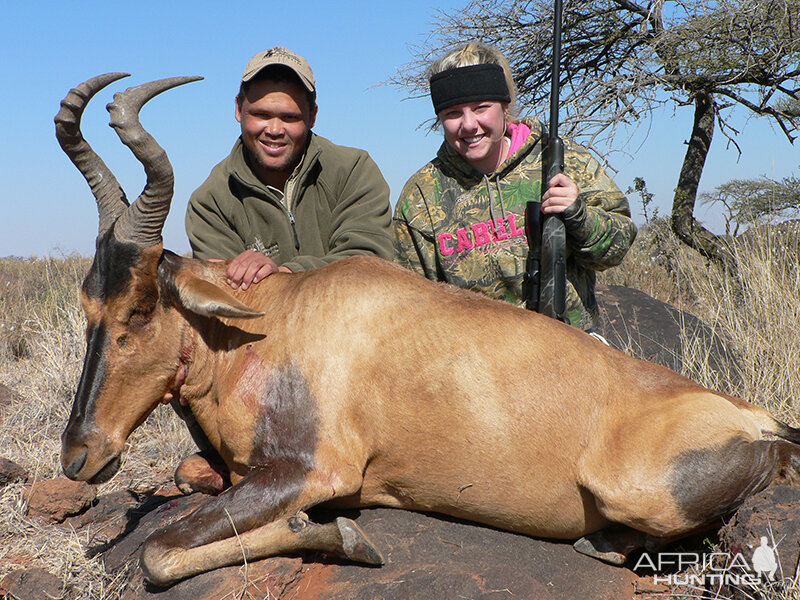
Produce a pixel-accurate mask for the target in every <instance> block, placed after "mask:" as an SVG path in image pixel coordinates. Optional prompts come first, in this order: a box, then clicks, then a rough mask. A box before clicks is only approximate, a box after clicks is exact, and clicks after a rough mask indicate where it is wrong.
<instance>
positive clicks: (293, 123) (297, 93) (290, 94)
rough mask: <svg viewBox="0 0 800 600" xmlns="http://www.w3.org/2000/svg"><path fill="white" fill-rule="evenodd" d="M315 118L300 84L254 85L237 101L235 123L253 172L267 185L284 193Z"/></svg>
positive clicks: (314, 111)
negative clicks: (239, 128)
mask: <svg viewBox="0 0 800 600" xmlns="http://www.w3.org/2000/svg"><path fill="white" fill-rule="evenodd" d="M316 116H317V107H316V106H314V107H311V106H309V103H308V96H307V94H306V91H305V89H304V88H303V87H302V86H300V85H299V84H295V83H286V82H281V83H279V82H274V81H269V80H257V81H254V82H253V83H252V84H251V85H250V88H249V89H248V90H247V94H245V96H244V98H243V99H242V100H241V101H240V100H239V98H238V97H237V98H236V120H237V121H239V123H241V125H242V140H243V141H244V145H245V147H246V148H247V150H248V154H249V157H250V161H251V164H252V166H253V170H254V171H255V172H256V175H257V176H258V178H259V179H260V180H261V181H263V182H264V183H266V184H268V185H272V186H274V187H276V188H278V189H283V186H284V184H285V183H286V180H287V179H289V176H290V175H291V174H292V171H293V170H294V168H295V167H296V166H297V164H298V163H299V162H300V159H301V157H302V156H303V151H304V150H305V146H306V141H307V140H308V134H309V131H310V130H311V128H312V127H313V126H314V121H315V119H316Z"/></svg>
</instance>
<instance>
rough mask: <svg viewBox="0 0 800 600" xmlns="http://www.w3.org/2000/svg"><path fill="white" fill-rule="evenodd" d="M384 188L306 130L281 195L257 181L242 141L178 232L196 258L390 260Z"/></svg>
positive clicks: (354, 155) (376, 173)
mask: <svg viewBox="0 0 800 600" xmlns="http://www.w3.org/2000/svg"><path fill="white" fill-rule="evenodd" d="M391 217H392V212H391V206H390V204H389V186H388V185H387V183H386V180H385V179H384V178H383V176H382V175H381V172H380V170H379V169H378V166H377V165H376V164H375V162H374V161H373V160H372V159H371V158H370V157H369V155H368V154H367V153H366V152H365V151H363V150H357V149H354V148H347V147H344V146H337V145H336V144H333V143H332V142H330V141H329V140H327V139H325V138H323V137H320V136H318V135H316V134H314V133H311V135H310V139H309V143H308V148H307V149H306V153H305V156H304V157H303V161H302V163H301V164H300V165H298V167H297V168H296V169H295V171H294V173H293V174H292V176H291V178H290V179H289V180H288V181H287V183H286V187H285V190H284V193H283V194H282V193H281V192H280V191H278V190H276V189H275V188H272V187H269V186H267V185H265V184H263V183H262V182H261V181H260V180H259V179H258V177H256V175H255V173H253V171H252V169H251V168H250V166H249V164H248V161H247V159H246V158H245V153H244V145H243V144H242V140H241V139H239V140H237V142H236V144H235V145H234V147H233V150H231V153H230V154H229V155H228V157H227V158H225V159H224V160H223V161H222V162H221V163H219V164H218V165H217V166H215V167H214V169H213V170H212V171H211V174H210V175H209V176H208V179H207V180H206V181H205V182H204V183H203V185H201V186H200V187H199V188H198V189H197V190H196V191H195V192H194V193H193V194H192V197H191V198H190V200H189V206H188V207H187V210H186V233H187V234H188V236H189V241H190V243H191V246H192V251H193V253H194V256H195V257H196V258H201V259H209V258H221V259H226V258H233V257H235V256H237V255H239V254H241V253H242V252H244V251H245V250H248V249H250V250H256V251H258V252H263V253H264V254H265V255H267V256H269V257H271V258H272V259H273V260H274V261H275V262H276V263H277V264H278V265H279V266H280V265H284V266H286V267H288V268H289V269H291V270H292V271H295V272H297V271H306V270H310V269H316V268H318V267H322V266H325V265H326V264H329V263H331V262H333V261H335V260H337V259H340V258H344V257H347V256H352V255H355V254H366V255H375V256H380V257H382V258H386V259H391V258H392V232H391Z"/></svg>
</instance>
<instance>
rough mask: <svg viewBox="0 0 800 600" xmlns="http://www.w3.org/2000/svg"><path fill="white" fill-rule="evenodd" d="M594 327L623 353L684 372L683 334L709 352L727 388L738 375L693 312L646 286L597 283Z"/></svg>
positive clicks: (723, 346) (726, 351)
mask: <svg viewBox="0 0 800 600" xmlns="http://www.w3.org/2000/svg"><path fill="white" fill-rule="evenodd" d="M597 303H598V305H599V307H600V323H599V324H598V327H597V330H598V332H599V333H600V334H601V335H603V337H605V338H606V339H607V340H608V342H609V343H610V344H611V345H612V346H614V347H615V348H617V349H618V350H622V351H623V352H626V353H627V354H630V355H632V356H636V357H638V358H642V359H644V360H647V361H650V362H654V363H658V364H660V365H663V366H665V367H669V368H670V369H672V370H673V371H677V372H679V373H680V372H682V370H683V368H684V366H685V357H684V355H683V343H682V336H683V335H684V333H683V332H685V335H686V336H687V338H688V339H691V340H692V343H693V344H697V345H698V347H701V348H703V349H705V351H706V352H707V353H708V365H709V367H710V368H711V369H712V370H714V371H715V372H716V373H718V379H719V381H720V382H722V385H724V386H725V387H726V388H727V389H722V390H721V391H728V390H731V389H733V388H734V387H735V386H736V384H737V383H738V382H740V381H741V375H740V372H741V371H740V368H739V365H738V362H737V359H736V356H735V355H734V353H733V351H732V350H730V348H729V347H728V344H727V342H726V341H725V340H724V339H722V338H721V337H720V336H719V335H718V334H717V333H715V332H714V331H713V330H712V329H711V328H710V327H708V326H707V325H706V324H705V323H703V322H702V321H700V320H699V319H698V318H697V317H695V316H693V315H690V314H689V313H686V312H683V311H680V310H678V309H677V308H675V307H674V306H670V305H669V304H666V303H665V302H661V301H660V300H656V299H655V298H653V297H652V296H648V295H647V294H645V293H644V292H641V291H639V290H635V289H633V288H626V287H622V286H617V285H609V286H607V285H598V286H597Z"/></svg>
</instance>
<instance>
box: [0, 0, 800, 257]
mask: <svg viewBox="0 0 800 600" xmlns="http://www.w3.org/2000/svg"><path fill="white" fill-rule="evenodd" d="M465 4H466V0H460V1H455V0H452V1H451V0H431V1H419V0H406V1H405V2H403V3H402V4H401V5H398V4H396V3H381V2H360V1H359V2H341V3H333V2H316V1H307V2H303V3H296V2H293V3H289V2H284V3H278V2H268V1H262V2H251V1H247V0H240V1H239V2H236V3H222V2H210V1H205V0H194V1H192V2H185V1H182V0H179V1H174V2H170V1H166V2H165V1H164V0H161V1H160V2H153V1H151V0H141V1H139V2H136V3H131V2H116V1H113V0H105V1H81V0H78V1H76V2H63V1H58V2H55V1H51V0H45V1H40V2H36V3H28V2H22V1H18V0H6V1H5V2H3V3H2V4H1V5H0V7H1V8H0V10H1V11H2V12H0V15H2V18H1V19H0V53H1V54H2V56H3V66H2V69H0V92H2V98H3V100H4V103H5V105H4V107H3V113H2V114H3V116H2V117H0V140H2V143H0V182H2V183H0V204H1V205H2V209H3V218H2V220H0V256H9V255H16V256H31V255H36V256H43V255H47V254H53V255H60V254H70V253H73V252H78V253H81V254H86V255H89V254H91V253H92V252H93V249H94V239H95V236H96V234H97V211H96V207H95V203H94V199H93V198H92V196H91V193H90V192H89V188H88V186H87V185H86V183H85V182H84V180H83V178H82V177H81V175H80V174H79V173H78V171H77V170H76V169H75V167H74V166H73V165H72V164H71V163H70V162H69V160H68V159H67V157H66V156H65V155H64V154H63V152H62V151H61V149H60V148H59V146H58V143H57V142H56V140H55V135H54V126H53V116H54V115H55V113H56V112H57V110H58V103H59V101H60V100H61V98H63V97H64V95H65V94H66V93H67V91H68V90H69V89H70V88H71V87H73V86H74V85H76V84H78V83H80V82H81V81H83V80H85V79H88V78H89V77H91V76H93V75H97V74H100V73H106V72H110V71H127V72H130V73H131V74H132V76H131V77H130V78H128V79H126V80H122V81H119V82H117V83H115V84H112V86H110V87H109V88H107V90H104V91H103V92H101V93H100V94H98V96H97V97H95V99H94V101H93V102H92V103H91V104H90V105H89V108H88V109H87V110H86V113H85V115H84V119H83V132H84V136H85V137H86V139H87V140H88V141H89V143H90V144H92V146H93V147H94V148H95V150H96V151H97V153H98V154H100V156H101V157H102V158H103V159H104V160H105V161H106V163H107V164H108V165H109V167H110V168H111V169H112V171H113V172H114V173H115V175H116V176H117V178H118V179H119V181H120V183H121V184H122V185H123V187H124V188H125V190H126V192H127V195H128V197H129V198H135V197H136V196H138V195H139V192H140V191H141V189H142V187H143V186H144V174H143V171H142V168H141V166H140V165H139V164H138V163H137V162H136V160H135V159H134V158H133V156H132V155H131V154H130V153H129V152H128V151H127V149H125V148H124V147H123V146H122V145H121V143H120V142H119V140H118V139H117V138H116V135H115V134H114V133H113V131H112V130H111V129H110V128H109V127H108V126H107V124H108V114H107V112H106V111H105V108H104V107H105V104H106V103H108V102H109V101H110V100H111V97H112V95H113V93H114V92H116V91H121V90H123V89H125V88H126V87H128V86H131V85H136V84H139V83H143V82H145V81H149V80H153V79H159V78H162V77H171V76H175V75H202V76H203V77H205V79H204V80H203V81H201V82H197V83H192V84H189V85H186V86H183V87H181V88H177V89H175V90H171V91H169V92H166V93H164V94H163V95H161V96H159V97H157V98H156V99H154V100H153V101H151V102H150V103H149V104H148V105H147V106H146V107H145V108H144V109H143V111H142V115H141V120H142V123H143V124H144V126H145V127H146V128H147V129H148V130H149V131H150V132H151V133H152V134H153V136H154V137H155V138H156V140H158V142H159V143H160V144H161V145H162V146H163V147H164V149H165V150H166V151H167V153H168V155H169V157H170V160H171V161H172V164H173V167H174V169H175V178H176V185H175V198H174V201H173V205H172V210H171V213H170V216H169V218H168V219H167V224H166V227H165V230H164V237H165V243H166V245H167V247H169V248H171V249H172V250H174V251H176V252H185V251H187V250H188V248H189V246H188V242H187V241H186V237H185V234H184V231H183V216H184V211H185V208H186V202H187V200H188V198H189V195H190V194H191V192H192V191H193V190H194V188H196V187H197V186H198V185H199V184H200V183H202V181H203V180H204V179H205V177H206V176H207V175H208V172H209V171H210V170H211V168H212V167H213V166H214V165H215V164H216V163H217V162H219V161H220V160H221V159H222V158H223V157H224V156H225V155H226V154H227V153H228V151H229V150H230V147H231V146H232V144H233V142H234V140H235V139H236V137H237V135H238V132H239V130H238V124H237V123H236V121H235V120H234V116H233V108H234V102H233V99H234V96H235V94H236V91H237V89H238V81H239V77H240V75H241V71H242V69H243V68H244V65H245V63H246V62H247V61H248V60H249V58H250V57H251V56H252V55H253V54H255V53H256V52H258V51H260V50H264V49H266V48H269V47H271V46H275V45H284V46H287V47H289V48H291V49H293V50H295V51H296V52H298V53H299V54H302V55H303V56H305V58H306V59H308V61H309V62H310V63H311V66H312V67H313V69H314V72H315V75H316V78H317V86H318V102H319V105H320V110H319V115H318V117H317V125H316V127H315V131H316V132H317V133H319V134H320V135H323V136H325V137H328V138H330V139H332V140H333V141H334V142H336V143H339V144H344V145H349V146H355V147H359V148H364V149H366V150H367V151H369V153H370V154H371V155H372V157H373V158H374V159H375V161H376V162H377V163H378V165H379V166H380V167H381V170H382V171H383V174H384V176H385V177H386V179H387V181H388V182H389V185H390V187H391V193H392V203H394V202H395V201H396V200H397V196H398V194H399V193H400V190H401V188H402V186H403V183H404V182H405V181H406V179H407V178H408V177H409V176H410V175H411V174H412V173H413V172H414V171H416V170H417V169H418V168H419V167H420V166H422V165H423V164H424V163H425V162H426V161H427V160H429V159H430V158H431V157H432V156H433V155H434V153H435V151H436V148H437V147H438V146H439V144H440V142H441V137H440V134H438V133H436V132H434V133H429V132H428V131H427V129H426V128H420V127H419V125H420V123H422V122H423V121H425V120H426V119H427V118H428V117H429V116H431V115H430V113H431V108H430V102H429V100H427V99H416V100H407V99H405V96H406V94H405V92H404V91H403V90H400V89H397V88H394V87H390V86H381V85H380V84H381V82H383V81H385V80H386V79H387V78H389V77H390V76H391V75H393V74H394V73H395V71H396V70H397V69H398V68H400V67H401V66H403V65H404V64H406V63H408V62H409V61H410V60H411V58H412V53H411V50H410V46H411V45H415V44H421V43H423V42H424V41H425V38H426V36H427V35H428V34H429V33H430V31H431V30H432V28H433V26H434V25H433V23H434V17H435V13H436V11H437V10H442V11H445V12H452V11H454V10H455V9H458V8H461V7H462V6H464V5H465ZM400 6H402V8H399V7H400ZM691 118H692V114H691V108H683V109H679V110H678V111H677V112H676V113H675V114H673V113H672V112H669V113H664V114H657V115H655V116H654V117H653V120H652V122H651V123H650V124H649V126H645V127H643V128H641V129H640V131H639V133H637V135H636V136H635V137H634V139H632V140H630V141H626V140H625V139H624V138H622V137H620V138H618V144H617V146H618V147H617V148H616V149H617V150H618V152H615V153H614V154H613V155H612V158H611V163H612V165H613V166H614V167H615V168H616V169H618V173H617V174H616V176H615V179H616V181H617V184H618V185H619V186H620V188H622V189H623V190H625V189H626V188H627V187H628V186H630V185H631V183H632V181H633V178H634V177H636V176H641V177H644V178H645V179H646V180H647V183H648V186H649V188H650V191H652V192H654V193H655V194H656V202H657V203H658V205H659V206H660V212H661V213H662V214H667V213H668V212H669V207H670V205H671V198H672V189H673V188H674V185H675V181H676V180H677V177H678V171H679V169H680V164H681V161H682V159H683V153H684V151H685V146H684V145H683V143H682V142H683V140H684V139H685V137H686V135H687V134H688V132H689V128H690V126H691ZM738 124H739V125H740V126H741V127H742V133H741V135H740V137H739V141H740V144H741V145H742V147H743V149H744V154H743V156H742V157H741V158H739V160H738V162H737V154H736V152H735V151H734V150H732V149H731V150H726V148H725V143H724V140H723V138H722V136H720V135H717V136H716V137H715V139H714V143H713V145H712V150H711V156H710V158H709V163H708V165H707V168H706V171H705V172H704V175H703V179H702V181H701V189H703V190H710V189H712V188H713V187H714V186H716V185H719V184H720V183H723V182H725V181H727V180H728V179H731V178H733V177H755V176H758V175H762V174H765V175H769V176H772V177H776V178H780V177H783V176H786V175H789V174H790V173H792V172H797V171H798V170H800V169H798V165H800V149H798V147H797V145H796V146H791V145H790V144H789V143H788V142H787V141H786V139H785V138H784V137H783V136H782V134H780V133H779V132H777V131H775V130H773V129H772V128H771V127H770V126H769V125H768V124H767V123H766V122H763V121H760V120H756V119H750V120H747V121H745V120H743V119H740V120H739V121H738ZM645 129H647V130H648V131H649V135H648V137H647V139H646V141H644V142H643V141H642V133H643V132H644V131H645ZM631 204H632V207H633V208H634V216H635V218H636V219H637V221H641V217H640V216H638V215H639V210H638V208H639V207H638V202H637V199H635V198H633V197H631ZM698 216H699V217H700V218H701V219H706V220H708V221H709V222H710V223H711V224H712V226H713V225H714V224H715V223H716V222H717V221H718V219H715V218H714V216H713V215H706V214H705V213H704V212H703V211H702V210H701V211H700V212H699V213H698Z"/></svg>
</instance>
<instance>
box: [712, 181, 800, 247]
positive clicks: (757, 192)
mask: <svg viewBox="0 0 800 600" xmlns="http://www.w3.org/2000/svg"><path fill="white" fill-rule="evenodd" d="M699 199H700V202H702V203H703V204H720V205H722V207H723V214H722V216H723V218H724V219H725V233H726V235H734V236H735V235H738V233H739V227H740V226H742V225H760V224H762V223H765V222H769V221H770V220H773V219H788V218H794V217H797V216H798V214H800V177H796V176H794V175H790V176H789V177H784V178H783V179H781V180H777V179H771V178H769V177H763V176H762V177H758V178H756V179H732V180H730V181H727V182H725V183H723V184H722V185H719V186H717V187H716V188H714V191H713V192H705V193H703V194H700V198H699Z"/></svg>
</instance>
